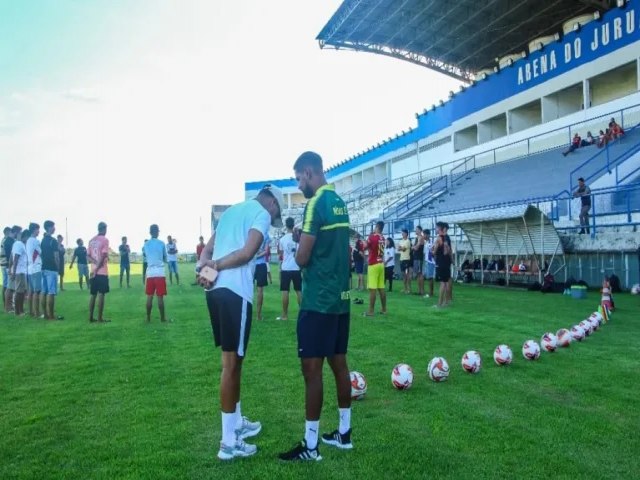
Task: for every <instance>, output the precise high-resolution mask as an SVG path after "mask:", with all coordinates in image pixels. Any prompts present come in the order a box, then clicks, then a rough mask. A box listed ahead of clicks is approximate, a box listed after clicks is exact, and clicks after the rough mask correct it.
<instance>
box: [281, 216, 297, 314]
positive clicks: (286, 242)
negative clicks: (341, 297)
mask: <svg viewBox="0 0 640 480" xmlns="http://www.w3.org/2000/svg"><path fill="white" fill-rule="evenodd" d="M284 224H285V227H287V233H286V234H285V235H284V236H283V237H282V238H281V239H280V241H279V242H278V255H281V256H282V268H281V270H280V291H281V292H282V315H281V316H279V317H278V318H276V320H288V319H289V288H290V286H291V284H292V283H293V291H294V292H296V297H297V298H298V307H300V302H302V274H301V273H300V267H299V266H298V264H297V263H296V252H297V251H298V242H296V241H294V240H293V226H294V220H293V218H291V217H288V218H287V219H286V220H285V222H284Z"/></svg>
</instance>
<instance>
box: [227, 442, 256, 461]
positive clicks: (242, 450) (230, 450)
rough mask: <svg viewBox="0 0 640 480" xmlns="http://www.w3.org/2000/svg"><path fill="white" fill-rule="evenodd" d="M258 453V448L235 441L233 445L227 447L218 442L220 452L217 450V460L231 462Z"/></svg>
mask: <svg viewBox="0 0 640 480" xmlns="http://www.w3.org/2000/svg"><path fill="white" fill-rule="evenodd" d="M257 451H258V447H256V446H255V445H250V444H248V443H245V442H243V441H242V440H240V439H237V440H236V443H235V445H232V446H229V445H225V444H224V443H222V442H220V450H218V458H219V459H220V460H231V459H233V458H236V457H250V456H251V455H254V454H255V453H256V452H257Z"/></svg>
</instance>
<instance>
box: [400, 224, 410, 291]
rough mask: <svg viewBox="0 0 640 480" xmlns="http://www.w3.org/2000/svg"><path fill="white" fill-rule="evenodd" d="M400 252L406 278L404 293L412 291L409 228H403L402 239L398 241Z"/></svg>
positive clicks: (403, 275) (401, 268) (404, 278)
mask: <svg viewBox="0 0 640 480" xmlns="http://www.w3.org/2000/svg"><path fill="white" fill-rule="evenodd" d="M398 251H399V252H400V271H401V272H402V279H403V280H404V293H411V240H409V230H407V229H406V228H403V229H402V240H400V241H399V242H398Z"/></svg>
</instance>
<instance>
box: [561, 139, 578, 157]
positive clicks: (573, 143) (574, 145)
mask: <svg viewBox="0 0 640 480" xmlns="http://www.w3.org/2000/svg"><path fill="white" fill-rule="evenodd" d="M581 143H582V139H581V138H580V135H578V134H577V133H576V134H575V135H574V136H573V140H572V141H571V145H569V149H568V150H565V151H564V152H562V155H564V156H565V157H566V156H567V155H568V154H570V153H571V152H573V151H574V150H575V149H576V148H580V144H581Z"/></svg>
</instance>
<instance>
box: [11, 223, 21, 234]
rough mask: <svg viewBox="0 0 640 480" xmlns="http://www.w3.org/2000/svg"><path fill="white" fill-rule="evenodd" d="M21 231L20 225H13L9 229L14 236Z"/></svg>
mask: <svg viewBox="0 0 640 480" xmlns="http://www.w3.org/2000/svg"><path fill="white" fill-rule="evenodd" d="M21 231H22V227H21V226H20V225H14V226H13V227H11V233H15V234H16V235H17V234H18V233H20V232H21Z"/></svg>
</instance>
